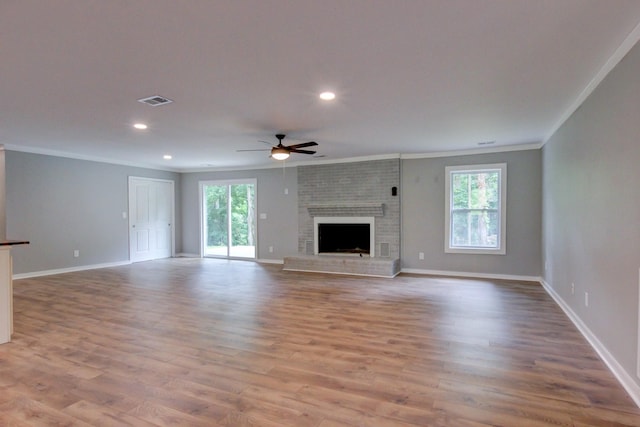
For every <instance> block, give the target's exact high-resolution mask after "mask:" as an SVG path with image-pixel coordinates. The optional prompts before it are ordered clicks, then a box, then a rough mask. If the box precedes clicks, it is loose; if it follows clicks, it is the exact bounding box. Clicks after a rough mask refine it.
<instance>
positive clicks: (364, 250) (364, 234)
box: [314, 217, 375, 257]
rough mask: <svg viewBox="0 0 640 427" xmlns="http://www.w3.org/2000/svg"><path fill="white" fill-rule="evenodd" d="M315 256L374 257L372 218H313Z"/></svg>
mask: <svg viewBox="0 0 640 427" xmlns="http://www.w3.org/2000/svg"><path fill="white" fill-rule="evenodd" d="M314 223H315V224H314V225H315V227H314V228H315V230H314V240H315V245H314V246H315V254H316V255H355V256H363V255H366V256H369V257H373V256H374V247H375V246H374V234H375V227H374V218H373V217H314Z"/></svg>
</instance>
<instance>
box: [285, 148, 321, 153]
mask: <svg viewBox="0 0 640 427" xmlns="http://www.w3.org/2000/svg"><path fill="white" fill-rule="evenodd" d="M289 152H290V153H300V154H316V152H315V151H309V150H296V149H291V148H290V149H289Z"/></svg>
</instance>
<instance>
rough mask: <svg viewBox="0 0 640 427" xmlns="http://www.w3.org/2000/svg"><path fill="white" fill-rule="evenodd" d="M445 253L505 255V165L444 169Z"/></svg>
mask: <svg viewBox="0 0 640 427" xmlns="http://www.w3.org/2000/svg"><path fill="white" fill-rule="evenodd" d="M445 172H446V178H445V183H446V204H445V206H446V213H445V215H446V224H445V230H446V231H445V249H444V251H445V252H448V253H476V254H499V255H504V254H505V253H506V244H505V241H506V238H505V237H506V236H505V230H506V213H505V210H506V202H507V191H506V190H507V165H506V163H500V164H493V165H475V166H448V167H446V168H445Z"/></svg>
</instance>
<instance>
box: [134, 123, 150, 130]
mask: <svg viewBox="0 0 640 427" xmlns="http://www.w3.org/2000/svg"><path fill="white" fill-rule="evenodd" d="M133 127H134V128H136V129H140V130H145V129H146V128H147V127H148V126H147V125H145V124H144V123H136V124H134V125H133Z"/></svg>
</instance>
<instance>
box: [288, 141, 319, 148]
mask: <svg viewBox="0 0 640 427" xmlns="http://www.w3.org/2000/svg"><path fill="white" fill-rule="evenodd" d="M314 145H318V143H317V142H315V141H309V142H303V143H301V144H293V145H289V146H288V147H289V148H293V149H296V148H302V147H313V146H314Z"/></svg>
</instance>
